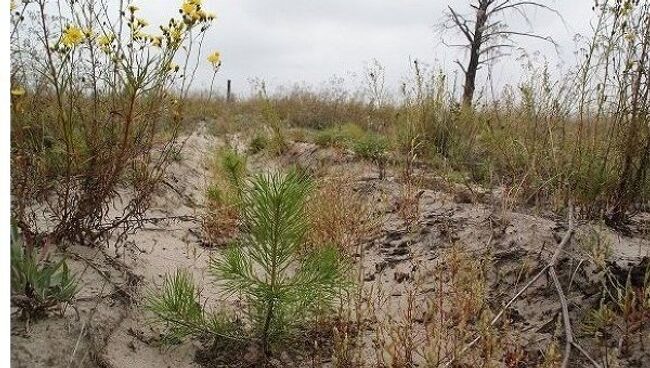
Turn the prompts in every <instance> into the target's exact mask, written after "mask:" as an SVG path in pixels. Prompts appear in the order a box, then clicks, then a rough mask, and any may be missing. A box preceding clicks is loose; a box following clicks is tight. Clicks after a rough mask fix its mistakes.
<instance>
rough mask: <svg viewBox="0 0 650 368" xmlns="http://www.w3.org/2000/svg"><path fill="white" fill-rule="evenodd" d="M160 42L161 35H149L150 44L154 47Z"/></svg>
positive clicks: (158, 45)
mask: <svg viewBox="0 0 650 368" xmlns="http://www.w3.org/2000/svg"><path fill="white" fill-rule="evenodd" d="M161 44H162V37H160V36H156V37H151V45H152V46H155V47H160V45H161Z"/></svg>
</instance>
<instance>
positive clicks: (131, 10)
mask: <svg viewBox="0 0 650 368" xmlns="http://www.w3.org/2000/svg"><path fill="white" fill-rule="evenodd" d="M128 9H129V11H130V12H131V13H135V12H137V11H138V10H140V8H138V7H137V6H135V5H133V4H131V5H129V7H128Z"/></svg>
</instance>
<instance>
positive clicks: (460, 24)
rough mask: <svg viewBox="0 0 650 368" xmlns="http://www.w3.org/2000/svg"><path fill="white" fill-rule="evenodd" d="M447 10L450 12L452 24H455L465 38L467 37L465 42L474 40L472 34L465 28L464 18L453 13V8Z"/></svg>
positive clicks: (465, 21)
mask: <svg viewBox="0 0 650 368" xmlns="http://www.w3.org/2000/svg"><path fill="white" fill-rule="evenodd" d="M448 8H449V11H451V15H452V17H453V21H454V23H456V25H457V26H458V28H459V29H460V30H461V31H462V32H463V34H464V35H465V37H467V40H468V41H469V42H472V41H473V40H474V34H473V33H472V31H470V30H469V28H468V27H467V20H466V19H465V18H463V17H462V16H460V15H458V14H457V13H456V12H455V11H454V8H452V7H451V6H449V7H448Z"/></svg>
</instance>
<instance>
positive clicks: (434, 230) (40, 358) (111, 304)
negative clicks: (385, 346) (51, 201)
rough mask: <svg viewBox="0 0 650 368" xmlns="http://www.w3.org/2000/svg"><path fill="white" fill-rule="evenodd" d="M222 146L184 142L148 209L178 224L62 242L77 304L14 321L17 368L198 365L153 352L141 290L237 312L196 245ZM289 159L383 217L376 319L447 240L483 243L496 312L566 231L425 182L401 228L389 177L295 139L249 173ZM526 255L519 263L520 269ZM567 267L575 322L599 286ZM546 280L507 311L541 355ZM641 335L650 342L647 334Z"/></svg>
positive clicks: (632, 243) (376, 262)
mask: <svg viewBox="0 0 650 368" xmlns="http://www.w3.org/2000/svg"><path fill="white" fill-rule="evenodd" d="M230 140H231V141H234V142H239V140H237V139H230ZM222 144H223V140H222V139H220V138H216V137H214V136H211V135H210V134H209V133H208V132H207V129H206V128H205V126H201V127H200V128H199V129H197V130H196V131H195V132H194V133H193V134H191V135H190V136H189V137H188V139H187V141H186V144H185V147H184V150H183V152H182V160H181V161H179V162H176V163H174V164H173V165H172V167H171V168H170V171H169V175H168V177H167V179H166V181H165V185H163V186H162V188H161V190H160V193H158V195H157V196H156V199H155V201H154V204H153V206H152V209H151V211H150V214H149V216H150V217H151V218H158V217H160V218H163V217H166V218H169V217H175V218H176V219H175V220H162V221H157V222H155V221H152V222H150V223H149V224H148V225H147V226H146V227H145V228H143V229H141V230H139V231H137V232H136V233H135V234H133V235H132V236H131V237H130V238H129V242H128V243H127V244H124V245H121V246H120V247H118V248H115V247H110V248H108V249H105V250H101V249H90V248H85V247H81V246H71V247H69V249H68V252H67V256H68V257H69V265H70V267H71V268H72V269H73V270H74V271H75V272H76V273H77V274H78V275H79V277H80V280H81V283H82V289H81V291H80V293H79V295H78V297H77V301H76V302H75V306H76V311H75V309H74V308H71V307H69V308H67V309H66V310H65V311H62V313H60V314H53V315H52V316H51V317H49V318H47V319H44V320H40V321H37V322H35V323H33V324H31V325H29V326H26V325H25V323H24V322H22V321H19V320H18V319H17V318H15V317H12V341H11V358H12V363H13V365H14V366H15V367H94V366H100V367H156V368H160V367H194V366H198V364H197V363H196V362H195V354H196V352H197V350H199V349H201V344H200V343H199V342H187V343H184V344H182V345H179V346H175V347H172V348H161V347H160V346H159V344H158V342H159V339H160V331H159V330H158V329H157V328H156V327H155V326H153V325H151V324H150V323H148V318H147V317H148V316H147V315H146V313H145V312H143V310H142V304H143V298H144V296H145V295H146V294H147V292H148V291H149V290H151V288H155V287H157V285H160V283H161V281H162V279H163V277H164V275H165V274H166V273H168V272H171V271H174V270H175V269H176V268H184V269H188V270H190V271H191V272H192V273H193V275H194V276H195V279H196V280H198V281H199V282H200V283H201V285H202V286H203V296H204V297H207V298H208V300H209V301H208V303H215V304H216V303H228V304H229V305H231V306H232V307H234V308H237V307H238V306H237V301H236V300H225V301H224V300H221V299H222V298H221V297H220V294H219V290H217V289H216V288H215V287H213V286H212V285H211V283H210V276H209V275H207V273H206V269H207V267H206V266H207V262H208V261H209V259H210V256H211V255H212V252H216V251H218V250H214V249H208V248H205V247H203V246H201V241H200V223H199V220H198V218H199V217H198V216H199V215H200V212H201V209H202V202H203V198H202V196H203V193H204V189H205V187H206V173H207V164H206V156H208V155H209V154H210V153H211V152H214V150H215V148H216V147H218V146H220V145H222ZM238 145H239V146H240V148H242V147H243V145H242V144H238ZM289 164H299V165H300V166H302V167H307V168H311V169H312V170H314V171H319V172H321V174H322V172H325V173H329V174H330V175H333V174H334V173H338V172H341V171H342V170H343V171H345V173H346V175H348V176H350V177H352V178H353V179H354V184H353V185H354V186H355V188H356V189H357V190H358V191H359V192H362V193H365V194H366V195H367V196H368V199H369V200H371V201H374V202H375V203H376V206H375V209H376V211H377V212H378V213H379V214H380V216H381V219H382V224H381V231H379V233H378V235H377V236H375V237H373V239H370V240H369V241H368V243H367V244H365V246H364V247H363V249H364V252H363V253H364V254H363V257H362V262H363V269H364V279H365V285H364V287H365V288H367V289H371V288H372V289H373V290H376V289H377V288H378V287H379V285H381V289H383V290H387V291H389V292H388V293H387V296H388V298H389V299H390V301H389V303H387V304H386V307H385V308H383V309H382V310H381V311H379V313H385V314H388V315H390V314H399V313H400V312H399V311H400V309H401V308H403V307H404V305H405V303H406V298H407V295H408V292H407V290H408V289H409V288H412V287H413V283H414V282H415V280H416V279H418V276H417V275H421V274H426V273H425V272H423V270H426V269H428V268H432V267H434V266H435V265H436V264H437V262H438V260H439V259H440V257H441V254H443V253H444V252H445V251H446V250H448V249H449V248H450V247H451V246H452V244H457V245H460V246H462V247H463V248H464V249H466V250H467V251H469V252H475V254H477V255H478V254H484V253H485V252H486V250H487V249H486V248H488V247H489V249H490V251H491V254H492V263H493V266H494V267H492V269H491V271H490V273H489V274H488V275H487V280H488V285H489V290H490V296H489V298H488V299H489V303H490V305H491V307H492V308H491V309H492V310H498V309H499V308H500V306H502V305H503V304H504V303H505V302H506V301H507V300H508V299H509V298H510V297H511V296H512V295H513V294H514V293H515V292H516V290H517V289H518V288H519V287H521V286H522V285H523V284H524V283H525V280H527V276H528V275H532V274H534V271H535V270H537V269H539V268H540V267H541V266H542V265H544V264H545V262H547V261H548V260H549V259H550V257H551V254H552V253H553V251H554V250H555V247H556V244H557V242H558V238H559V237H561V236H562V235H563V233H564V231H565V230H566V223H565V221H564V219H561V218H554V217H553V216H551V215H544V216H541V215H538V214H532V213H527V211H525V210H520V211H513V210H503V209H500V207H499V206H498V205H495V204H493V203H490V201H491V200H490V195H488V196H487V197H488V198H487V199H486V200H483V201H482V202H476V201H472V200H467V199H462V198H459V195H458V192H454V191H453V190H452V191H440V190H436V189H433V188H426V187H423V188H421V192H420V196H419V207H420V214H419V219H418V221H417V226H416V229H417V231H412V232H407V231H406V230H405V226H404V222H403V221H402V220H401V219H400V217H399V216H398V215H397V213H396V210H395V201H396V197H397V193H398V192H399V190H400V184H399V182H398V180H397V179H396V178H395V177H393V176H391V173H390V172H389V175H388V177H387V178H385V179H383V180H380V179H379V178H378V176H377V173H376V172H375V170H374V169H373V167H372V166H371V165H369V164H365V163H362V162H359V161H358V160H354V157H353V155H352V154H351V153H346V152H343V153H341V152H337V151H334V150H331V149H318V148H317V147H316V146H314V145H312V144H309V143H295V144H293V145H292V146H291V149H290V150H289V152H288V153H287V154H285V155H284V156H283V157H280V158H278V159H274V160H272V161H269V159H267V158H255V157H253V158H252V160H251V161H250V166H251V168H252V169H253V170H266V169H272V168H275V167H281V166H286V165H289ZM468 202H474V203H468ZM497 202H498V201H497ZM643 216H645V217H643ZM639 219H640V220H639V221H640V222H645V223H647V221H648V216H647V215H640V217H639ZM594 226H597V225H594V224H586V223H580V224H579V226H578V230H577V232H578V234H580V233H581V232H586V231H588V230H589V229H591V228H593V227H594ZM646 226H647V225H646ZM601 232H602V233H603V234H606V236H607V237H608V238H609V239H610V240H611V242H612V244H613V254H612V255H611V256H610V258H609V260H610V261H611V262H613V263H615V264H617V265H618V266H619V267H620V268H621V270H628V269H630V267H631V265H637V264H639V263H641V262H642V261H643V259H644V257H648V256H649V254H648V253H650V242H649V241H648V240H647V237H646V238H644V236H643V234H635V235H632V236H624V235H622V234H619V233H616V232H614V231H612V230H610V229H607V228H604V227H603V228H602V229H601ZM577 252H580V249H578V246H577V245H575V242H574V244H572V245H571V246H570V247H569V248H568V249H567V253H569V254H571V253H577ZM524 260H526V262H527V264H528V268H527V271H526V272H524V273H522V264H524ZM574 263H575V262H574V259H573V258H571V257H564V258H563V259H562V260H561V262H560V263H559V266H558V273H559V274H560V278H561V279H562V280H563V282H566V283H567V284H568V283H569V280H572V285H573V286H572V287H573V289H572V290H573V292H572V293H571V294H570V295H569V299H570V302H571V308H570V311H571V315H572V317H575V318H579V317H580V316H581V315H582V313H584V309H585V308H588V307H591V306H593V305H594V303H596V302H597V297H598V295H597V293H598V290H597V288H596V287H595V284H596V281H595V280H594V279H593V275H592V274H591V272H592V271H593V270H590V269H589V268H586V267H583V268H580V271H579V272H575V273H574V270H575V269H576V264H574ZM418 282H419V283H421V284H422V285H421V286H420V287H421V288H422V290H425V291H424V292H423V293H422V294H421V295H420V296H419V298H422V299H424V298H426V295H427V294H426V290H427V285H428V283H430V282H432V280H428V279H426V278H424V279H418ZM549 283H550V281H548V280H546V281H541V282H539V283H537V284H536V285H534V286H533V287H531V288H530V289H529V290H528V291H527V292H526V294H525V297H522V298H520V299H519V300H518V301H517V302H515V304H514V305H513V308H512V311H511V314H510V316H509V317H510V319H511V320H512V321H513V322H512V323H513V326H512V327H513V329H516V330H517V331H519V336H520V338H521V339H522V341H525V342H526V343H525V345H527V346H528V347H529V348H530V349H531V350H535V349H541V348H542V347H541V346H542V345H544V344H547V343H548V340H549V339H550V338H551V337H552V335H553V334H554V333H555V327H554V326H553V328H545V326H549V325H550V324H552V323H553V322H554V321H556V319H557V318H558V313H557V312H558V310H559V301H558V299H557V296H556V295H555V293H554V290H553V288H552V287H549ZM429 286H430V285H429ZM646 335H648V336H650V334H648V333H647V331H646ZM370 338H371V337H370V336H369V337H368V339H370ZM648 358H650V354H649V353H648V352H645V351H642V350H638V351H633V352H631V354H630V357H629V358H627V360H626V361H625V362H623V364H622V366H646V365H644V362H647V361H648ZM577 362H581V360H577ZM322 364H323V365H328V362H327V361H324V362H322Z"/></svg>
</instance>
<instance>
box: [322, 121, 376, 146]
mask: <svg viewBox="0 0 650 368" xmlns="http://www.w3.org/2000/svg"><path fill="white" fill-rule="evenodd" d="M365 134H366V132H365V131H364V130H363V129H362V128H361V127H360V126H358V125H356V124H353V123H347V124H344V125H341V126H335V127H331V128H327V129H324V130H320V131H318V132H317V133H316V135H315V136H314V143H316V144H317V145H319V146H321V147H336V148H345V147H349V146H350V145H351V144H352V143H353V142H354V141H356V140H358V139H360V138H362V137H363V136H364V135H365Z"/></svg>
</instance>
